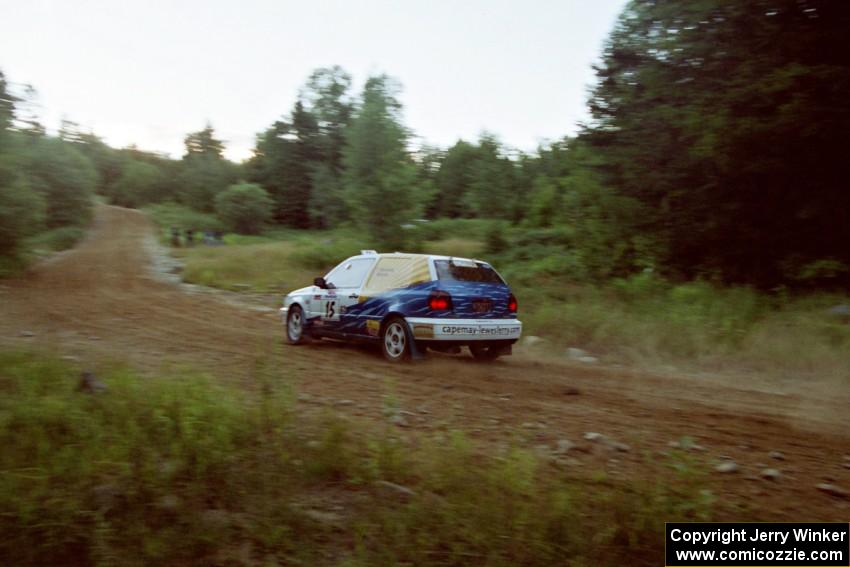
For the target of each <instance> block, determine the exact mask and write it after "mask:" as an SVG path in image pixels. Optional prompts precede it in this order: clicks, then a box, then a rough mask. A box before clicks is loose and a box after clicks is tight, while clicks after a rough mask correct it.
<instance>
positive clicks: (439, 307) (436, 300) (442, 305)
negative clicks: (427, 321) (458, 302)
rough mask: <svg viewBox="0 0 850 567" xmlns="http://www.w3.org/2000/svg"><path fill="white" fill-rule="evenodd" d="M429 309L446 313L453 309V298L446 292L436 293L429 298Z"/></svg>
mask: <svg viewBox="0 0 850 567" xmlns="http://www.w3.org/2000/svg"><path fill="white" fill-rule="evenodd" d="M428 307H430V308H431V309H433V310H434V311H445V310H447V309H451V308H452V296H451V295H449V294H448V293H446V292H445V291H435V292H434V293H432V294H431V297H429V298H428Z"/></svg>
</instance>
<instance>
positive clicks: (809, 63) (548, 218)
mask: <svg viewBox="0 0 850 567" xmlns="http://www.w3.org/2000/svg"><path fill="white" fill-rule="evenodd" d="M848 24H850V3H847V2H842V1H840V0H753V1H752V2H743V3H729V2H722V1H720V0H700V1H697V0H692V1H687V2H678V3H673V4H671V3H667V2H661V1H656V0H633V1H632V2H630V3H629V4H628V5H627V6H626V8H625V9H624V11H623V13H622V14H621V16H620V18H619V20H618V23H617V24H616V27H615V29H614V30H613V32H612V33H611V35H610V37H609V39H608V41H607V42H606V44H605V47H604V49H603V53H602V57H601V62H600V63H599V64H598V65H597V67H596V74H597V82H596V84H595V86H594V87H593V88H592V90H591V91H590V93H589V98H588V105H589V109H590V112H591V116H592V118H591V120H590V121H589V122H588V123H586V124H583V125H582V128H581V130H580V132H579V133H578V134H577V135H576V136H572V137H564V138H562V139H559V140H555V141H552V142H549V143H546V144H543V145H541V146H540V147H539V148H538V149H537V150H536V151H535V152H531V153H523V152H518V151H516V150H513V149H511V148H509V147H507V146H505V145H504V144H502V143H501V142H500V141H499V140H498V138H496V137H495V136H493V135H491V134H488V133H483V134H482V135H481V136H480V138H479V139H477V140H474V141H468V140H459V141H458V142H457V143H455V144H454V145H452V146H451V147H449V148H437V147H433V146H428V145H420V146H418V147H414V145H413V143H412V140H413V135H412V132H411V131H410V130H409V129H408V128H407V127H406V126H405V124H404V120H403V112H402V111H403V109H402V105H401V102H400V91H401V85H400V84H399V83H398V82H397V81H396V80H394V79H393V78H391V77H389V76H386V75H377V76H372V77H369V78H368V79H367V80H366V82H365V85H364V86H363V88H362V90H361V91H360V92H359V93H354V92H353V88H352V77H351V75H350V74H349V73H347V72H346V71H345V70H344V69H342V68H340V67H338V66H335V67H328V68H321V69H317V70H315V71H314V72H313V73H312V74H311V75H310V76H309V77H308V79H307V81H306V82H305V84H304V86H303V87H302V89H301V90H300V91H299V93H298V97H297V100H296V102H295V104H294V105H293V107H292V108H291V109H290V111H289V112H288V113H287V114H286V115H285V116H283V117H282V118H281V119H280V120H278V121H276V122H274V123H273V124H271V125H270V126H269V127H268V128H267V129H266V130H264V131H263V132H260V133H259V134H258V135H257V139H256V146H255V149H254V153H253V156H252V157H251V158H250V159H249V160H247V161H246V162H244V163H242V164H238V165H237V164H233V163H231V162H229V161H228V160H226V159H225V158H224V155H223V150H224V143H223V142H222V141H221V140H219V139H218V138H217V137H216V134H215V131H214V129H213V128H212V126H210V125H208V126H207V127H206V128H204V129H203V130H201V131H199V132H195V133H192V134H189V135H188V136H187V137H186V139H185V154H184V155H183V157H182V158H181V159H179V160H174V159H169V158H167V157H165V156H162V155H157V154H152V153H148V152H142V151H139V150H138V149H135V148H132V147H131V148H124V149H113V148H110V147H109V146H107V145H106V144H105V143H103V141H102V140H100V139H99V138H97V137H96V136H95V135H93V134H91V133H82V132H81V131H80V129H79V128H78V127H77V126H76V125H74V124H72V123H69V122H68V123H65V124H64V125H63V127H62V129H61V130H60V132H59V135H58V136H56V137H51V136H47V135H45V133H44V130H43V128H42V127H40V125H38V123H37V120H32V119H29V120H28V119H27V117H26V116H22V115H21V114H22V113H21V112H17V113H16V107H17V106H16V105H19V103H20V99H16V98H15V97H13V96H12V95H11V94H9V92H8V91H9V89H8V88H6V83H5V81H2V82H0V99H2V102H0V126H1V127H2V128H0V129H1V130H2V134H0V187H2V191H3V192H2V193H0V230H2V231H3V238H2V246H3V249H2V250H0V254H10V253H12V251H13V250H14V248H15V243H16V242H17V241H18V240H20V237H22V236H24V235H26V234H28V233H31V232H33V231H35V230H39V229H43V228H53V227H57V226H63V225H66V224H73V223H80V222H85V220H86V219H87V218H88V217H89V215H90V205H89V203H90V202H91V195H92V194H93V193H97V194H100V195H102V196H103V197H105V198H106V199H108V200H109V201H110V202H113V203H115V204H119V205H122V206H130V207H140V206H144V205H146V204H150V203H158V202H163V201H176V202H179V203H182V204H184V205H186V206H189V207H192V208H193V209H197V210H199V211H205V212H217V213H218V215H219V216H220V217H221V218H222V219H224V220H225V221H226V222H227V224H228V225H229V226H230V227H231V228H232V229H235V230H239V231H242V232H255V231H257V230H260V229H261V228H262V225H263V223H266V222H268V223H273V224H278V225H283V226H288V227H293V228H332V227H337V226H340V225H354V226H359V227H361V228H362V229H363V230H364V231H366V232H367V233H368V235H369V238H370V239H371V240H372V241H373V242H374V243H375V244H376V245H383V246H402V245H403V244H404V239H405V238H406V236H407V233H406V232H405V231H403V230H401V229H400V227H401V225H403V224H405V223H409V222H411V220H412V219H431V220H434V219H485V220H487V221H490V222H491V232H492V234H488V241H492V242H501V244H500V245H498V246H494V250H495V249H497V248H504V247H505V245H507V246H508V247H510V248H511V250H513V258H514V259H516V260H517V261H523V260H535V259H536V260H543V259H544V258H543V257H545V262H537V263H536V264H535V266H536V268H535V269H539V270H541V271H544V272H546V273H547V274H552V275H558V276H561V275H563V276H568V277H573V278H575V279H581V280H590V281H594V280H602V279H605V278H609V277H612V276H624V275H628V274H630V273H635V272H639V271H645V270H653V271H657V272H658V273H662V274H665V275H667V276H669V277H673V278H683V279H691V278H706V279H711V280H717V281H722V282H727V283H746V284H754V285H757V286H759V287H763V288H771V287H775V286H777V285H792V286H825V285H846V283H848V282H850V246H848V245H847V243H848V242H850V222H848V204H850V198H848V192H847V189H846V188H845V187H846V179H847V176H846V175H845V174H846V173H848V172H847V169H848V167H850V156H848V152H850V144H848V143H847V132H848V131H850V102H848V97H847V96H846V93H847V92H850V88H848V87H850V68H849V67H850V52H848V50H846V49H843V48H842V47H843V44H844V42H845V40H844V34H845V32H846V30H847V29H850V25H848ZM518 112H521V109H519V110H518ZM16 239H17V240H16Z"/></svg>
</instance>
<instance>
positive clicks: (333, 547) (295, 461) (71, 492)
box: [0, 352, 711, 566]
mask: <svg viewBox="0 0 850 567" xmlns="http://www.w3.org/2000/svg"><path fill="white" fill-rule="evenodd" d="M258 368H259V370H258V373H257V376H256V384H255V385H256V388H253V389H250V390H247V389H242V388H237V387H236V386H224V385H221V384H218V383H215V382H212V381H211V380H210V379H207V378H206V377H204V376H200V375H192V374H186V373H181V374H179V375H168V376H162V377H158V378H150V377H147V378H142V377H139V376H137V375H136V374H134V373H133V372H132V371H130V370H127V369H121V368H118V369H113V370H111V371H108V372H104V374H103V375H102V376H100V379H101V380H103V381H104V382H105V383H106V384H107V386H108V390H107V391H105V392H101V393H97V394H90V393H86V392H80V391H77V390H76V386H77V381H78V369H76V368H74V367H72V366H69V365H67V364H65V363H60V362H57V361H55V360H52V359H43V358H40V357H38V356H36V355H34V354H27V353H10V352H0V393H2V395H0V511H2V512H0V532H2V533H3V538H0V557H3V558H4V563H6V564H9V565H45V564H60V563H61V564H63V565H69V564H80V565H83V564H85V565H90V564H119V565H143V564H169V565H175V564H201V563H203V564H306V565H316V564H332V565H333V564H336V565H363V566H366V565H368V566H378V565H403V564H412V565H469V564H476V565H494V566H496V565H506V566H507V565H528V566H533V565H546V566H548V565H552V564H562V563H564V562H567V563H570V564H574V565H606V564H609V565H618V564H622V562H623V561H627V562H628V563H629V564H633V565H641V564H645V565H655V564H657V562H658V561H659V557H661V553H662V551H663V541H664V540H663V521H664V520H668V521H672V520H675V519H692V520H697V519H707V518H710V517H711V498H710V494H708V493H706V492H704V491H702V492H701V491H700V489H701V481H700V478H699V475H697V474H695V473H694V469H693V468H687V469H686V472H685V473H684V474H683V473H682V469H681V468H680V469H679V470H678V472H677V470H676V469H673V468H668V467H662V468H663V471H660V473H661V475H662V476H663V477H664V480H663V481H662V480H658V481H657V482H652V483H646V484H643V483H638V482H628V483H622V482H617V483H615V482H612V481H610V480H608V479H605V478H604V476H602V475H599V476H598V478H596V479H594V480H574V479H573V480H571V479H569V478H567V477H565V476H564V474H563V473H560V472H557V471H556V470H555V469H554V468H552V466H551V465H549V464H547V462H545V461H543V460H541V458H540V457H538V456H536V454H534V453H531V452H529V451H526V450H523V449H521V448H519V447H514V448H513V449H510V450H509V451H507V452H506V453H499V454H495V455H494V454H487V453H486V452H482V450H481V448H479V447H477V446H475V445H474V444H473V443H471V442H470V441H469V440H468V439H467V438H466V437H465V436H464V435H463V434H462V433H460V432H453V433H448V434H447V436H426V437H420V438H417V439H416V440H415V441H412V440H410V439H407V440H406V439H403V438H401V437H399V436H398V435H397V434H396V431H395V430H394V429H391V428H390V426H387V428H383V427H378V428H376V427H375V426H374V425H372V426H366V425H364V424H360V423H357V422H350V421H348V420H343V419H342V418H340V417H337V416H333V415H326V416H324V417H322V416H316V415H313V414H311V415H305V414H303V413H302V412H301V411H300V410H299V409H298V407H297V404H296V403H295V402H294V401H293V391H292V389H291V388H290V387H289V386H288V384H289V382H288V380H287V377H286V376H285V375H284V376H281V375H280V374H279V373H272V372H271V371H270V370H269V369H268V368H264V367H263V365H258ZM670 464H673V465H675V464H676V463H675V462H674V463H670ZM650 478H651V477H650ZM379 481H389V482H393V483H397V484H402V485H404V486H406V487H408V488H410V489H411V490H412V491H413V494H412V495H408V496H401V495H398V494H395V493H394V491H393V490H392V489H389V491H388V489H387V488H386V487H385V486H382V485H381V484H380V482H379Z"/></svg>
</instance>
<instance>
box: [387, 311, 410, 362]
mask: <svg viewBox="0 0 850 567" xmlns="http://www.w3.org/2000/svg"><path fill="white" fill-rule="evenodd" d="M412 342H413V338H412V337H411V336H410V333H409V332H408V329H407V324H406V323H405V322H404V319H402V318H401V317H391V318H389V319H387V320H386V321H385V322H384V324H383V325H382V326H381V352H382V353H383V355H384V358H385V359H386V360H387V361H389V362H392V363H394V364H398V363H400V362H405V361H407V360H410V351H411V343H412Z"/></svg>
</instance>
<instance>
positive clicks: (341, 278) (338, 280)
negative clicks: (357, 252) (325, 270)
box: [325, 258, 375, 288]
mask: <svg viewBox="0 0 850 567" xmlns="http://www.w3.org/2000/svg"><path fill="white" fill-rule="evenodd" d="M374 263H375V259H374V258H355V259H353V260H346V261H345V262H343V263H342V264H340V265H339V266H337V267H336V268H334V269H333V270H331V272H330V273H329V274H328V275H327V276H325V281H326V282H327V283H328V285H329V286H330V285H332V286H333V287H335V288H342V287H360V284H362V283H363V278H365V277H366V273H367V272H368V271H369V269H370V268H371V267H372V264H374Z"/></svg>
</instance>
